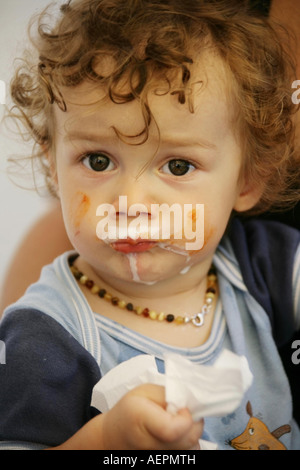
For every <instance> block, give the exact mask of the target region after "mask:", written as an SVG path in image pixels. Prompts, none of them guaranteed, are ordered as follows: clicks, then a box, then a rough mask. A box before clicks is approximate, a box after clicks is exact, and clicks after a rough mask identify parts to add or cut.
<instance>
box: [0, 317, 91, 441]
mask: <svg viewBox="0 0 300 470" xmlns="http://www.w3.org/2000/svg"><path fill="white" fill-rule="evenodd" d="M0 341H1V342H2V343H1V344H2V345H4V347H5V363H1V364H0V384H1V386H0V441H1V444H0V448H8V449H16V448H18V449H20V448H22V449H39V448H45V447H53V446H56V445H59V444H61V443H63V442H65V441H66V440H67V439H68V438H69V437H71V436H72V435H73V434H75V433H76V432H77V431H78V430H79V429H80V428H81V427H82V426H83V425H84V424H85V423H86V422H87V421H89V420H90V419H91V418H92V417H93V416H95V415H96V414H97V413H98V412H97V411H96V410H95V409H93V408H92V407H91V406H90V402H91V394H92V389H93V387H94V385H95V384H96V383H97V382H98V381H99V380H100V370H99V366H98V364H97V362H96V361H95V359H94V358H93V357H92V355H91V354H90V353H89V352H88V351H87V350H86V349H85V348H83V347H82V346H81V345H80V344H79V343H78V341H77V340H76V339H75V338H74V337H73V336H72V335H70V334H69V333H68V332H67V331H66V330H65V328H64V327H62V326H61V325H60V324H59V323H58V322H56V321H55V320H54V319H52V318H51V317H49V316H48V315H45V314H43V313H42V312H40V311H37V310H27V309H22V310H18V311H14V312H10V313H9V314H8V315H7V316H5V317H4V318H3V320H2V322H1V324H0Z"/></svg>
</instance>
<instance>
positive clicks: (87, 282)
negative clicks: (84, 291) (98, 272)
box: [85, 279, 94, 289]
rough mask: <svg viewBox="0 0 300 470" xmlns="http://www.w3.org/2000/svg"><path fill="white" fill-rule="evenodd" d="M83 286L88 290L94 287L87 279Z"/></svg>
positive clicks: (92, 282)
mask: <svg viewBox="0 0 300 470" xmlns="http://www.w3.org/2000/svg"><path fill="white" fill-rule="evenodd" d="M85 285H86V287H87V288H88V289H91V288H92V287H94V281H91V279H88V280H87V281H86V282H85Z"/></svg>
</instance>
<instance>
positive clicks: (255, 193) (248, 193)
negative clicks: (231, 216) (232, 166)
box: [234, 180, 264, 212]
mask: <svg viewBox="0 0 300 470" xmlns="http://www.w3.org/2000/svg"><path fill="white" fill-rule="evenodd" d="M263 190H264V185H263V183H261V182H254V181H253V182H251V183H250V182H248V181H245V180H244V181H242V183H241V184H240V189H239V191H238V195H237V197H236V200H235V204H234V209H235V210H236V211H237V212H246V211H248V210H250V209H252V207H254V206H255V205H256V204H257V203H258V202H259V200H260V199H261V196H262V194H263Z"/></svg>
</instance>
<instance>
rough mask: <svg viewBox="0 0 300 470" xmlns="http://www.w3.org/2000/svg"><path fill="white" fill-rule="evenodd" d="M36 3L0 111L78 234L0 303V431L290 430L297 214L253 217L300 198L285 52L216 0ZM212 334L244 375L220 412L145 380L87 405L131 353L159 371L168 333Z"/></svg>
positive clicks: (294, 405) (170, 344)
mask: <svg viewBox="0 0 300 470" xmlns="http://www.w3.org/2000/svg"><path fill="white" fill-rule="evenodd" d="M49 21H50V20H49V16H48V12H44V13H43V14H42V15H41V16H40V18H39V24H38V35H37V36H36V37H35V38H34V45H35V48H36V51H37V55H36V58H37V59H36V61H35V58H33V59H32V60H33V61H35V62H34V63H33V64H31V63H26V64H25V65H24V67H22V68H20V69H19V70H18V71H17V72H16V75H15V77H14V79H13V81H12V85H11V92H12V97H13V99H14V100H15V103H16V108H15V109H14V112H13V114H14V117H16V118H19V119H20V120H21V121H22V122H23V123H24V124H25V125H26V126H27V128H28V130H29V132H30V133H31V135H32V136H33V138H34V139H35V142H36V146H35V150H34V155H33V156H34V157H35V158H37V159H38V160H39V162H40V163H41V165H42V168H43V170H44V172H45V176H46V181H47V183H48V185H49V188H50V190H51V191H52V192H53V193H54V194H55V195H56V196H57V198H58V199H59V201H60V204H61V208H62V213H63V217H64V223H65V227H66V231H67V234H68V237H69V239H70V242H71V244H72V246H73V247H74V251H71V252H67V253H65V254H64V255H62V256H60V257H58V258H57V259H56V260H55V261H54V263H53V264H51V265H49V266H46V267H45V268H44V269H43V270H42V273H41V277H40V280H39V281H38V282H37V283H36V284H33V285H32V286H31V287H30V288H29V289H28V290H27V292H26V294H25V295H24V296H23V297H22V298H21V299H20V300H19V301H17V302H16V303H15V304H13V305H11V306H10V307H8V308H7V309H6V311H5V312H4V316H3V320H2V322H1V326H0V339H1V341H3V344H5V348H6V358H7V361H6V364H5V365H2V366H1V369H0V373H1V390H0V394H1V400H0V410H1V427H0V435H1V436H0V437H1V441H2V444H1V445H2V447H3V448H16V447H17V448H31V449H40V448H53V449H110V450H112V449H153V450H154V449H157V450H163V449H168V450H176V449H178V450H185V449H196V448H198V441H199V439H200V437H202V439H205V440H208V441H211V442H214V443H217V444H218V448H219V449H233V448H247V449H248V448H249V449H250V448H251V449H267V448H268V449H271V448H274V441H276V445H278V446H279V447H280V448H284V449H300V432H299V427H298V424H297V419H299V414H298V413H299V403H298V402H297V399H299V398H297V396H296V395H297V389H296V386H297V382H296V379H297V374H295V377H294V376H292V374H294V368H293V367H292V366H293V364H292V360H291V356H292V353H293V349H292V345H293V344H295V343H294V342H293V340H294V338H296V336H294V335H297V332H298V330H299V328H300V326H299V324H300V296H299V291H300V280H299V279H300V276H299V272H300V250H299V238H300V237H299V231H297V230H295V229H292V228H289V227H286V226H284V225H281V224H279V223H275V222H267V221H265V222H263V221H258V220H255V219H254V218H251V219H250V218H249V216H250V215H252V216H254V215H255V214H259V213H262V212H263V211H265V210H267V209H269V208H271V207H276V206H279V205H280V204H286V203H292V202H296V201H297V200H299V191H298V186H297V184H298V182H299V179H298V178H299V160H298V157H297V155H295V153H294V151H293V125H292V121H291V118H292V113H293V111H294V109H295V105H294V104H293V103H292V100H291V94H292V89H291V83H292V68H291V66H290V64H289V61H288V59H287V58H286V57H285V55H284V52H283V49H282V47H281V46H280V44H279V43H278V41H277V39H276V35H275V33H274V32H273V29H272V27H271V26H270V25H269V24H268V23H267V21H266V20H265V19H263V18H258V17H257V16H254V15H252V14H251V11H250V10H248V9H247V6H246V5H245V6H241V4H240V2H232V1H220V0H218V1H216V2H212V1H206V0H193V1H185V2H182V1H179V0H165V1H156V0H154V1H151V2H150V1H148V0H126V1H125V0H73V1H69V2H68V3H66V4H64V5H63V6H62V7H61V11H60V13H59V15H58V17H56V18H55V21H54V24H51V25H50V23H49ZM47 22H48V23H49V25H48V26H45V25H46V24H47ZM33 57H35V56H33ZM238 214H243V215H244V218H239V217H238ZM246 216H248V217H247V218H246ZM166 222H168V223H167V224H166ZM166 225H167V227H166ZM53 230H55V227H53ZM225 348H226V349H230V350H232V351H233V352H235V353H236V354H238V355H243V356H245V357H246V358H247V360H248V363H249V367H250V370H251V372H252V374H253V376H254V381H253V384H252V386H251V387H250V389H249V391H248V392H247V393H246V394H245V396H244V398H243V400H242V403H241V405H240V407H239V408H238V409H237V410H235V412H234V413H232V414H230V415H228V416H221V417H217V418H210V419H207V420H205V424H203V422H202V421H200V422H193V420H192V417H191V414H190V412H189V410H187V409H182V410H180V411H179V412H178V413H177V415H175V416H173V415H171V414H169V413H168V412H167V411H166V403H165V397H164V389H163V388H162V387H159V386H154V385H150V384H145V385H143V386H141V387H137V388H135V389H134V390H132V391H131V392H128V393H127V394H126V395H125V396H124V397H123V398H122V399H121V400H120V401H119V402H118V403H117V404H116V405H115V406H114V407H113V408H112V409H111V410H110V411H108V412H105V413H102V414H101V413H99V412H98V411H97V410H96V409H94V408H93V407H92V406H91V396H92V390H93V387H94V385H95V384H96V383H97V382H98V381H99V380H100V379H101V376H103V375H105V374H106V373H107V372H108V371H110V370H111V369H113V368H114V367H115V366H117V365H118V364H119V363H121V362H123V361H126V360H127V359H130V358H132V357H134V356H136V355H140V354H151V355H154V356H155V358H156V361H157V366H158V368H159V370H160V371H163V370H164V364H163V355H164V353H166V352H175V353H177V354H180V355H182V356H185V357H188V358H189V359H190V360H191V361H192V362H194V363H196V364H206V365H213V364H214V362H215V361H216V359H217V358H218V357H219V355H220V354H221V352H222V351H223V350H224V349H225ZM285 358H286V359H287V366H288V367H287V370H289V372H287V371H286V370H285V367H284V360H285ZM291 370H292V374H291V373H290V371H291ZM298 375H299V374H298ZM298 381H299V379H298ZM199 387H200V388H201V384H199ZM298 396H299V395H298ZM249 410H251V412H250V411H249ZM252 414H253V416H257V415H259V416H260V418H261V423H262V425H261V427H262V428H263V429H264V434H263V438H261V433H260V439H258V438H256V435H255V429H253V432H252V428H251V429H249V433H248V434H249V438H248V440H246V444H243V446H244V447H241V445H240V440H239V439H238V437H239V436H240V435H241V434H242V433H243V432H244V431H245V429H246V428H247V423H248V421H249V415H250V416H251V417H252ZM253 419H254V418H253ZM250 431H251V432H250ZM250 435H251V439H250ZM271 435H272V439H271V438H270V436H271ZM243 442H244V441H243Z"/></svg>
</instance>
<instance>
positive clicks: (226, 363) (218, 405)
mask: <svg viewBox="0 0 300 470" xmlns="http://www.w3.org/2000/svg"><path fill="white" fill-rule="evenodd" d="M251 383H252V374H251V372H250V370H249V366H248V362H247V360H246V358H245V357H243V356H242V357H240V356H237V355H236V354H234V353H232V352H230V351H227V350H225V351H224V352H223V353H222V354H221V356H220V357H219V358H218V360H217V361H216V362H215V364H214V365H213V366H204V365H199V364H194V363H192V362H190V361H189V360H188V359H186V358H184V357H181V356H178V355H172V354H169V355H166V357H165V389H166V402H167V403H168V407H167V410H168V411H169V412H170V413H176V412H177V411H178V410H180V409H182V408H188V409H189V410H190V412H191V414H192V416H193V419H194V420H195V421H198V420H199V419H201V418H205V417H208V416H224V415H227V414H228V413H231V412H233V411H234V410H235V409H236V408H237V407H238V406H239V404H240V402H241V400H242V398H243V396H244V393H245V391H246V390H247V389H248V388H249V387H250V385H251Z"/></svg>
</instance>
